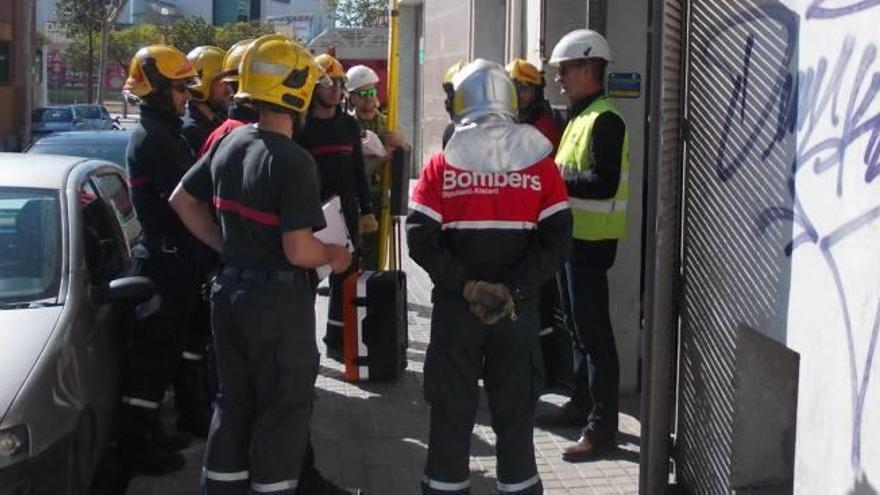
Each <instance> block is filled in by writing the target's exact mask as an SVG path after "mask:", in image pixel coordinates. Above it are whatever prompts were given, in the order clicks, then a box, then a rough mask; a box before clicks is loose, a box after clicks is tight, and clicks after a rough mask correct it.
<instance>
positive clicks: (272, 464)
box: [203, 272, 318, 495]
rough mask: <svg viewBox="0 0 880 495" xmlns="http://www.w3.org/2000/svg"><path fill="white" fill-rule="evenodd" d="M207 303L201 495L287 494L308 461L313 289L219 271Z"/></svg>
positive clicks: (314, 368) (299, 281)
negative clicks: (212, 381) (212, 387)
mask: <svg viewBox="0 0 880 495" xmlns="http://www.w3.org/2000/svg"><path fill="white" fill-rule="evenodd" d="M211 301H212V323H213V328H214V341H215V350H216V355H217V367H218V371H219V374H220V394H219V395H218V399H217V407H216V408H215V411H214V419H213V422H212V425H211V432H210V434H209V436H208V443H207V452H206V453H205V470H204V484H203V486H204V493H206V494H236V495H239V494H246V493H248V490H249V489H250V490H253V491H256V492H260V493H273V494H284V495H293V494H294V493H295V491H296V487H297V485H298V483H299V478H300V473H301V467H302V465H303V464H304V461H305V460H306V458H307V456H308V451H309V450H308V446H309V421H310V419H311V414H312V401H313V397H314V389H315V378H316V377H317V374H318V350H317V347H316V345H315V308H314V304H315V298H314V287H313V285H312V282H311V281H310V280H308V279H307V278H306V277H304V276H303V277H299V278H294V279H293V280H290V281H284V282H282V281H270V282H265V281H254V280H246V279H234V278H232V277H228V276H226V275H224V274H223V272H221V274H220V275H219V276H218V277H217V280H216V282H215V283H214V287H213V288H212V296H211Z"/></svg>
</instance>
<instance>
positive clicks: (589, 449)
mask: <svg viewBox="0 0 880 495" xmlns="http://www.w3.org/2000/svg"><path fill="white" fill-rule="evenodd" d="M615 450H617V432H616V431H614V430H610V429H607V428H602V427H599V426H596V425H589V426H587V427H586V428H584V432H583V434H581V439H580V440H578V442H577V443H576V444H574V445H572V446H570V447H568V448H566V449H565V450H564V451H563V452H562V458H563V459H564V460H566V461H582V460H586V459H592V458H596V457H597V456H601V455H603V454H607V453H609V452H613V451H615Z"/></svg>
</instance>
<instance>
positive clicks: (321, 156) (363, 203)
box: [294, 109, 373, 235]
mask: <svg viewBox="0 0 880 495" xmlns="http://www.w3.org/2000/svg"><path fill="white" fill-rule="evenodd" d="M294 139H295V140H296V142H297V143H299V144H300V145H301V146H302V147H303V148H305V149H306V150H307V151H308V152H309V153H311V155H312V157H314V159H315V162H316V163H317V164H318V171H319V172H320V173H321V200H322V201H326V200H327V199H329V198H330V197H331V196H339V199H340V200H341V201H342V211H343V212H344V214H345V220H346V223H347V224H348V228H349V230H350V231H352V234H353V235H357V225H358V219H359V218H360V215H365V214H367V213H372V211H373V206H372V204H371V202H370V188H369V184H368V183H367V174H366V172H365V171H364V154H363V151H362V149H361V132H360V127H359V125H358V123H357V120H355V119H354V117H352V116H351V115H348V114H346V113H344V112H342V110H341V109H339V110H337V112H336V115H334V116H333V117H331V118H329V119H321V118H317V117H315V116H314V115H312V114H310V115H309V117H308V120H307V121H306V125H305V128H304V129H303V130H302V132H300V133H299V134H297V135H295V136H294ZM352 229H354V230H352Z"/></svg>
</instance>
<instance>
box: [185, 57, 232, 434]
mask: <svg viewBox="0 0 880 495" xmlns="http://www.w3.org/2000/svg"><path fill="white" fill-rule="evenodd" d="M225 55H226V52H225V51H224V50H222V49H220V48H217V47H216V46H200V47H196V48H194V49H192V50H191V51H190V52H189V53H188V54H187V56H186V58H187V60H189V61H190V63H191V64H192V65H193V68H194V69H195V70H196V74H198V78H199V79H198V81H199V82H198V84H197V85H195V86H191V87H190V94H191V96H192V97H191V98H190V100H189V102H188V103H187V108H186V114H185V115H184V116H183V119H182V120H183V125H182V128H181V130H182V132H183V135H184V137H185V138H186V140H187V141H188V142H189V145H190V148H192V150H193V151H194V152H195V151H198V150H199V149H200V148H201V147H202V145H203V144H204V142H205V140H206V139H207V137H208V135H209V134H210V133H211V132H212V131H213V130H214V129H216V128H217V126H219V125H220V124H221V123H223V121H224V120H225V119H226V113H227V108H228V107H229V104H230V103H231V102H232V91H231V90H230V88H229V85H228V84H226V83H225V82H223V58H224V57H225ZM218 262H219V258H218V257H217V255H216V254H215V253H214V252H213V251H212V250H211V249H210V248H208V247H206V246H200V252H199V256H198V260H197V263H198V265H199V267H198V268H199V280H200V283H201V285H202V290H201V292H200V294H201V297H199V298H198V300H197V302H196V311H195V316H194V319H193V321H192V323H191V324H190V326H189V328H187V332H188V333H187V337H186V346H185V347H184V349H183V354H182V355H181V361H180V367H179V369H178V371H177V376H176V377H175V381H174V385H175V387H174V405H175V407H176V409H177V411H178V418H177V429H178V430H180V431H186V432H189V433H192V434H193V435H195V436H197V437H199V438H205V437H207V435H208V427H209V426H210V424H211V389H212V388H213V387H212V382H213V381H214V380H212V379H211V378H210V376H209V371H208V363H209V361H212V358H211V356H210V354H211V353H210V351H209V347H210V341H211V304H210V302H209V301H208V298H207V295H208V294H207V293H208V290H207V289H208V286H207V284H208V278H209V276H210V273H211V272H213V271H214V270H216V268H217V263H218Z"/></svg>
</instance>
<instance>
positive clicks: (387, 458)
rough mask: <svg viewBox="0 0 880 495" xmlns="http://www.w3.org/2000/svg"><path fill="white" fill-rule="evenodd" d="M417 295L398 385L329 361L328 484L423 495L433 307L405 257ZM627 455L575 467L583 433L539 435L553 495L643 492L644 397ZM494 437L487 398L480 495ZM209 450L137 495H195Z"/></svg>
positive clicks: (318, 422) (134, 491)
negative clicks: (357, 379) (574, 450)
mask: <svg viewBox="0 0 880 495" xmlns="http://www.w3.org/2000/svg"><path fill="white" fill-rule="evenodd" d="M404 268H405V270H406V271H407V273H408V290H409V332H410V340H411V344H410V349H409V356H408V357H409V367H408V369H407V371H406V373H405V375H404V376H403V377H402V378H401V379H400V380H399V381H397V382H396V383H392V384H369V383H348V382H346V381H344V380H343V374H342V366H341V365H339V364H337V363H336V362H334V361H330V360H328V359H326V358H323V357H322V359H321V371H320V376H319V377H318V381H317V385H316V388H317V397H318V398H317V400H316V402H315V411H314V419H313V421H312V425H313V427H312V435H313V439H314V443H315V449H316V452H317V463H318V467H319V469H320V470H321V471H322V472H323V473H324V475H325V476H327V477H328V478H330V479H332V480H334V481H336V482H338V483H340V484H343V485H346V486H359V487H361V488H363V489H364V490H365V491H366V493H367V494H369V495H412V494H417V493H419V480H420V479H421V477H422V469H423V467H424V462H425V457H426V454H427V439H428V407H427V404H426V403H425V400H424V397H423V396H422V389H421V387H422V365H423V362H424V358H425V349H426V348H427V345H428V340H429V338H428V337H429V330H430V317H431V303H430V280H429V279H428V276H427V274H425V272H424V271H422V270H421V269H420V268H419V267H418V266H416V265H415V264H414V263H412V261H411V260H409V258H408V257H407V258H406V259H405V261H404ZM326 307H327V298H326V297H319V298H318V308H317V313H318V332H317V333H318V344H319V346H320V347H321V350H322V352H323V345H322V344H323V343H322V342H321V341H320V337H321V336H323V333H324V328H325V324H326ZM564 400H565V398H564V397H561V396H558V395H545V396H544V397H542V399H541V403H540V404H539V409H538V412H542V411H546V410H549V409H551V408H554V407H557V406H558V405H560V404H562V403H563V402H564ZM621 405H622V408H623V410H624V411H626V413H623V414H621V416H620V430H621V434H620V444H621V449H620V451H619V452H618V453H616V454H615V455H613V456H612V457H610V458H607V459H603V460H598V461H593V462H586V463H580V464H572V463H568V462H565V461H563V460H562V457H561V452H562V448H563V447H565V446H566V445H568V444H569V443H570V442H572V441H574V440H576V439H577V437H578V436H579V431H578V430H576V429H560V430H553V431H548V430H544V429H540V428H536V429H535V448H536V454H537V456H538V467H539V469H540V473H541V478H542V479H543V482H544V487H545V492H546V493H548V494H610V493H637V492H638V469H639V466H638V457H639V428H640V426H639V421H638V419H637V418H638V411H637V410H635V409H634V408H633V407H635V408H637V407H638V397H635V396H634V397H623V398H622V400H621ZM494 441H495V436H494V434H493V432H492V428H491V422H490V418H489V411H488V406H487V405H486V401H485V396H484V397H483V400H482V402H481V405H480V410H479V414H478V417H477V425H476V426H475V428H474V433H473V437H472V443H471V461H470V465H471V472H472V476H471V481H472V493H473V494H474V495H483V494H490V493H495V492H496V488H495V486H496V485H495V484H496V480H495V452H494V447H493V445H494ZM203 450H204V443H202V442H198V443H196V444H194V445H193V446H191V447H190V448H189V449H188V450H187V451H186V452H185V454H186V457H187V466H186V468H185V469H184V470H183V471H181V472H179V473H175V474H174V475H169V476H164V477H154V478H150V477H139V478H135V479H134V480H132V482H131V485H130V486H129V490H128V492H127V493H128V494H129V495H189V494H197V493H198V486H199V474H200V471H201V456H202V453H203Z"/></svg>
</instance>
